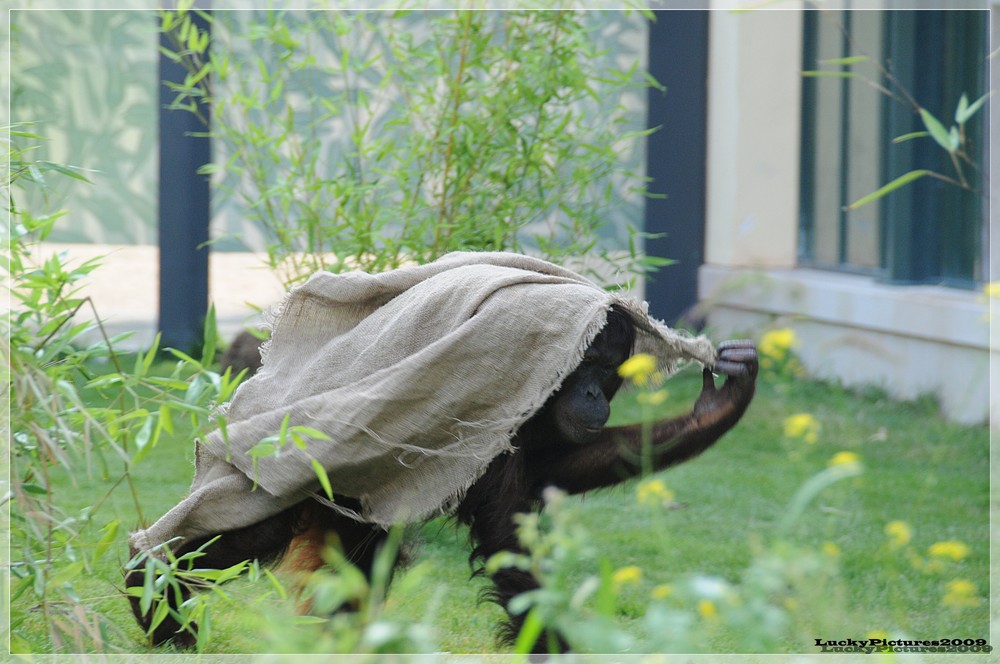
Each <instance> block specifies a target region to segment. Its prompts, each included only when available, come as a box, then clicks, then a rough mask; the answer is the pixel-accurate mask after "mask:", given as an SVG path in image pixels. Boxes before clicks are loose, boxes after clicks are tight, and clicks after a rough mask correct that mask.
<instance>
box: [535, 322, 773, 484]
mask: <svg viewBox="0 0 1000 664" xmlns="http://www.w3.org/2000/svg"><path fill="white" fill-rule="evenodd" d="M718 350H719V359H718V362H717V364H716V366H715V367H714V369H715V370H716V371H718V372H720V373H724V374H727V376H728V377H727V378H726V382H725V383H724V384H723V385H722V387H721V388H716V386H715V381H714V377H713V375H712V372H711V371H709V370H708V369H705V371H704V375H703V381H704V384H703V388H702V392H701V395H700V396H699V397H698V401H697V402H696V403H695V405H694V408H693V409H692V410H691V412H689V413H687V414H685V415H682V416H680V417H677V418H674V419H670V420H666V421H663V422H658V423H655V424H654V425H653V426H652V427H651V428H650V429H651V430H650V435H649V441H648V442H646V443H644V441H643V427H642V425H641V424H634V425H629V426H620V427H607V428H605V429H604V430H603V431H602V432H601V435H600V437H599V438H598V439H597V440H595V441H594V442H591V443H588V444H585V445H571V444H564V445H560V446H558V447H555V448H545V449H542V450H539V451H538V452H537V453H536V454H535V455H532V458H531V460H530V461H529V463H528V468H529V472H530V474H531V477H530V483H531V488H532V492H533V493H535V494H536V495H537V494H538V493H540V492H541V490H542V489H544V488H545V487H546V486H557V487H559V488H561V489H563V490H565V491H568V492H570V493H582V492H584V491H590V490H591V489H598V488H600V487H605V486H611V485H613V484H618V483H619V482H621V481H622V480H624V479H626V478H628V477H632V476H635V475H638V474H639V473H641V472H642V469H643V468H642V458H643V446H644V444H646V445H648V446H649V447H648V458H649V460H650V462H651V466H652V470H661V469H663V468H666V467H668V466H672V465H675V464H677V463H680V462H682V461H686V460H687V459H690V458H691V457H693V456H696V455H698V454H700V453H701V452H703V451H704V450H706V449H707V448H708V447H710V446H711V445H712V444H713V443H714V442H715V441H717V440H718V439H719V438H720V437H721V436H722V435H723V434H724V433H726V432H727V431H729V429H731V428H732V427H733V425H734V424H736V422H738V421H739V419H740V417H742V415H743V413H744V411H745V410H746V408H747V406H748V405H749V404H750V400H751V399H752V398H753V394H754V386H755V380H756V377H757V351H756V349H755V348H754V346H753V344H752V342H748V341H735V342H724V343H722V344H720V345H719V349H718Z"/></svg>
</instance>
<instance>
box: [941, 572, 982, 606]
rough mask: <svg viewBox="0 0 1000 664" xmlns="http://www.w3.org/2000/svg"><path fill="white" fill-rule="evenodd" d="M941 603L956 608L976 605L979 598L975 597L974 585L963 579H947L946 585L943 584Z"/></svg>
mask: <svg viewBox="0 0 1000 664" xmlns="http://www.w3.org/2000/svg"><path fill="white" fill-rule="evenodd" d="M941 603H942V604H944V605H945V606H950V607H952V608H956V609H960V608H964V607H967V606H976V605H977V604H979V598H978V597H976V585H975V584H974V583H972V582H971V581H966V580H965V579H955V580H954V581H949V582H948V585H946V586H945V593H944V597H942V598H941Z"/></svg>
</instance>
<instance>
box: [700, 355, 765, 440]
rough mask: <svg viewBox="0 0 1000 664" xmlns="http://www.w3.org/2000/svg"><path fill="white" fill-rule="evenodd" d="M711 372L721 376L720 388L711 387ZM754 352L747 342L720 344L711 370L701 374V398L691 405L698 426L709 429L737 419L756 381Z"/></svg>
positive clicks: (756, 366) (749, 398) (756, 369)
mask: <svg viewBox="0 0 1000 664" xmlns="http://www.w3.org/2000/svg"><path fill="white" fill-rule="evenodd" d="M713 371H715V372H718V373H721V374H725V375H726V376H727V378H726V382H725V383H724V384H723V385H722V387H721V388H717V387H716V386H715V377H714V375H713ZM757 371H758V363H757V348H756V347H755V346H754V343H753V342H752V341H749V340H745V339H741V340H737V341H723V342H722V343H721V344H719V347H718V357H717V358H716V362H715V366H714V367H712V368H711V369H708V368H706V369H705V370H704V372H703V373H702V390H701V396H699V397H698V401H697V402H696V403H695V405H694V414H695V417H696V418H697V419H698V421H699V424H700V426H711V425H712V424H714V423H722V422H724V421H728V420H731V419H732V418H733V416H735V417H736V418H739V416H740V415H742V414H743V411H744V410H746V407H747V405H749V403H750V400H751V399H752V398H753V393H754V387H755V382H756V380H757Z"/></svg>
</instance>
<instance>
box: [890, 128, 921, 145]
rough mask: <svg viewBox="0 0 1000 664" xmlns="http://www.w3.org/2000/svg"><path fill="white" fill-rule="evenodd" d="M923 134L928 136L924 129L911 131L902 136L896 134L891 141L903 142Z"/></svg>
mask: <svg viewBox="0 0 1000 664" xmlns="http://www.w3.org/2000/svg"><path fill="white" fill-rule="evenodd" d="M924 136H930V134H929V133H927V132H926V131H911V132H910V133H909V134H903V135H902V136H897V137H896V138H894V139H892V142H893V143H903V142H905V141H910V140H913V139H914V138H923V137H924Z"/></svg>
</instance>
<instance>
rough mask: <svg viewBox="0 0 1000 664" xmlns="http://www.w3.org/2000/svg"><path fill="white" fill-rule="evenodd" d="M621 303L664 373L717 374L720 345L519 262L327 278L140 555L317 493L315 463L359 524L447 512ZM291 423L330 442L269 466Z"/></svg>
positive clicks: (281, 312) (310, 288) (460, 256)
mask: <svg viewBox="0 0 1000 664" xmlns="http://www.w3.org/2000/svg"><path fill="white" fill-rule="evenodd" d="M612 304H618V305H620V306H622V307H623V308H625V309H626V310H627V311H628V312H629V313H630V315H631V317H632V319H633V320H634V322H635V325H636V330H637V348H636V350H637V351H638V352H646V353H650V354H652V355H654V356H656V357H657V358H658V359H659V361H660V365H661V368H662V369H664V370H665V371H668V372H669V371H672V370H674V369H676V367H677V366H678V364H679V363H681V362H684V361H686V360H695V361H698V362H700V363H702V364H705V365H711V364H713V363H714V360H715V351H714V349H713V347H712V345H711V344H710V343H709V341H708V340H707V339H705V338H704V337H697V338H690V337H687V336H685V335H683V334H680V333H678V332H676V331H674V330H671V329H670V328H668V327H667V326H665V325H663V324H662V323H660V322H658V321H655V320H653V319H651V318H650V317H649V316H648V315H647V313H646V305H645V303H639V302H636V301H635V300H632V299H629V298H628V297H626V296H624V295H622V294H620V293H609V292H607V291H605V290H603V289H601V288H599V287H598V286H596V285H595V284H594V283H592V282H590V281H589V280H587V279H585V278H584V277H581V276H580V275H578V274H576V273H574V272H571V271H569V270H566V269H564V268H561V267H559V266H557V265H553V264H551V263H548V262H545V261H542V260H538V259H535V258H530V257H527V256H523V255H519V254H508V253H454V254H449V255H447V256H445V257H443V258H441V259H440V260H438V261H436V262H434V263H431V264H428V265H423V266H417V267H410V268H404V269H399V270H394V271H391V272H385V273H382V274H366V273H360V272H355V273H350V274H341V275H335V274H330V273H318V274H316V275H314V276H313V277H312V278H311V279H310V280H309V281H308V283H306V284H305V285H303V286H301V287H299V288H296V289H295V290H293V291H292V292H291V293H289V295H288V296H287V297H286V299H285V301H284V302H283V303H282V305H280V307H279V308H278V310H277V311H275V312H274V314H273V318H272V324H271V326H272V334H271V341H270V343H269V344H268V345H267V346H266V347H265V349H264V352H263V359H264V361H263V366H262V367H261V369H260V371H259V373H257V374H256V375H255V376H254V377H253V378H251V379H250V380H248V381H247V382H246V383H244V384H243V385H241V386H240V387H239V389H238V390H237V391H236V393H235V395H234V397H233V399H232V402H231V403H230V404H229V407H228V409H227V410H226V411H225V415H224V417H225V423H226V426H225V427H224V433H225V435H223V428H220V429H219V430H217V431H215V432H214V433H212V434H211V435H209V436H208V437H207V438H206V439H205V440H203V441H200V442H198V443H196V464H195V478H194V483H193V485H192V486H191V492H190V495H189V496H188V497H187V498H185V499H184V500H183V501H181V502H180V503H179V504H178V505H177V506H176V507H174V508H173V509H172V510H171V511H170V512H168V513H167V514H166V515H164V516H163V517H162V518H161V519H160V520H159V521H157V522H156V523H155V524H153V525H152V526H151V527H150V528H147V529H145V530H138V531H136V532H134V533H132V536H131V539H130V542H131V543H132V544H133V546H135V547H136V548H138V549H139V550H149V549H151V548H152V547H154V546H156V545H157V544H161V543H163V542H165V541H167V540H169V539H170V538H173V537H177V536H180V537H184V538H188V537H199V536H203V535H208V534H215V533H219V532H223V531H226V530H231V529H235V528H240V527H243V526H247V525H250V524H253V523H256V522H258V521H260V520H262V519H264V518H266V517H268V516H271V515H274V514H277V513H278V512H279V511H281V510H282V509H284V508H285V507H287V506H290V505H292V504H293V503H295V502H298V501H301V500H303V499H304V498H307V497H309V496H319V494H320V493H321V491H320V486H321V485H320V483H319V480H318V475H317V471H316V470H315V468H314V467H313V460H316V461H318V462H319V463H320V464H321V465H322V467H323V468H324V469H325V472H326V474H327V476H328V478H329V481H330V484H331V486H332V489H333V492H334V493H336V494H340V495H346V496H351V497H354V498H357V499H359V500H360V503H361V505H362V509H361V512H360V513H354V512H351V511H349V510H345V511H346V512H347V513H348V514H349V516H351V517H353V518H356V519H359V520H363V521H366V522H371V523H377V524H381V525H384V526H388V525H391V524H393V523H396V522H400V521H414V520H418V519H423V518H426V517H427V516H430V515H434V514H438V513H443V512H448V511H449V510H451V509H452V508H453V507H454V506H455V505H456V504H457V502H458V501H459V500H461V498H462V496H463V495H464V493H465V491H466V489H467V488H468V487H469V486H470V485H471V484H472V483H473V482H475V481H476V480H477V479H478V478H479V477H480V476H481V474H482V473H483V472H484V471H485V469H486V467H487V465H488V464H489V463H490V461H491V460H492V459H493V458H494V457H496V456H497V455H499V454H503V453H505V452H509V451H511V449H512V448H511V443H510V441H511V437H512V435H513V433H514V432H515V431H516V430H517V429H518V427H520V425H521V424H523V423H524V422H525V421H526V420H527V419H528V418H529V417H531V415H532V414H533V413H534V412H535V411H537V410H538V409H539V408H540V407H541V406H542V404H544V403H545V401H546V399H547V398H548V397H549V395H551V394H552V393H553V392H555V391H556V390H557V389H558V388H559V385H560V384H561V383H562V381H563V379H564V378H565V377H566V376H567V375H568V374H569V373H570V372H571V371H572V370H573V369H574V368H575V367H576V365H577V364H579V362H580V361H581V359H582V357H583V352H584V350H585V349H586V348H587V346H589V345H590V343H591V341H592V340H593V339H594V337H595V336H596V335H597V333H598V332H599V331H600V330H601V328H602V327H603V326H604V324H605V321H606V317H607V312H608V310H609V308H610V307H611V305H612ZM286 415H287V416H288V417H289V425H290V426H295V425H304V426H308V427H311V428H313V429H317V430H319V431H322V432H323V433H325V434H326V435H327V436H329V438H330V440H310V441H308V445H307V447H306V449H300V447H298V446H296V445H294V444H292V443H291V442H288V443H287V444H286V445H284V446H283V447H282V448H281V449H280V452H279V454H278V455H277V456H268V457H264V458H257V459H256V463H255V460H254V458H253V457H252V456H251V455H250V454H248V452H249V451H250V450H252V449H253V448H254V447H255V446H257V445H258V444H259V443H260V442H261V441H262V440H263V439H265V438H267V437H269V436H274V435H275V434H276V433H278V431H279V429H280V428H281V425H282V420H283V418H285V417H286ZM258 449H259V448H258ZM332 507H333V508H334V509H338V508H339V506H336V505H332Z"/></svg>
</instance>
